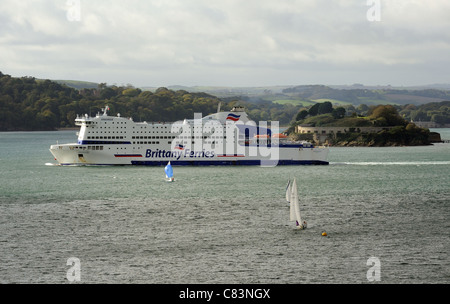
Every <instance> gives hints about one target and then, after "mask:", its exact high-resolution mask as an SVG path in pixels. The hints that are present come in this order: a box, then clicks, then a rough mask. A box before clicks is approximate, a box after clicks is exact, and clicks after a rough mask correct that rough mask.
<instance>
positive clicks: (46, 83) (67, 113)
mask: <svg viewBox="0 0 450 304" xmlns="http://www.w3.org/2000/svg"><path fill="white" fill-rule="evenodd" d="M219 103H221V109H222V110H230V109H232V107H233V106H235V105H241V106H244V107H245V108H246V110H247V114H248V115H249V117H250V118H251V119H253V120H255V121H261V120H263V121H280V123H281V124H288V123H289V122H290V121H291V120H292V119H293V117H294V116H295V115H296V113H297V112H298V110H299V107H296V106H292V105H278V104H274V103H272V102H266V103H253V102H251V101H248V100H245V98H244V99H241V98H238V97H236V98H227V99H219V98H218V97H216V96H213V95H209V94H207V93H192V92H188V91H185V90H177V91H174V90H169V89H167V88H164V87H162V88H158V89H156V90H155V91H143V90H141V89H139V88H135V87H133V86H131V85H127V86H115V85H113V86H108V85H107V84H106V83H101V84H99V85H98V87H97V88H83V89H75V88H71V87H68V86H66V85H63V84H59V83H57V82H54V81H50V80H39V79H36V78H34V77H21V78H15V77H11V76H10V75H5V74H3V73H1V72H0V131H9V130H23V131H30V130H55V129H58V128H67V127H74V126H75V124H74V123H75V118H76V117H77V115H78V114H81V115H83V114H88V115H91V116H94V115H96V114H97V113H98V112H100V111H101V109H102V108H104V107H105V105H108V106H109V108H110V113H111V114H112V115H115V114H117V113H120V114H121V116H123V117H131V118H133V120H135V121H149V122H150V121H166V122H171V121H178V120H182V119H185V118H193V117H194V113H202V114H203V115H208V114H211V113H214V112H216V111H217V108H218V104H219Z"/></svg>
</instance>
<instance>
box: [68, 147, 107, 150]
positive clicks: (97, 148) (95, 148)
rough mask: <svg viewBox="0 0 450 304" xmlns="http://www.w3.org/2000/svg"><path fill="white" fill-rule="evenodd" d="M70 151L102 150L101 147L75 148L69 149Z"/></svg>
mask: <svg viewBox="0 0 450 304" xmlns="http://www.w3.org/2000/svg"><path fill="white" fill-rule="evenodd" d="M69 149H70V150H74V149H75V150H103V146H75V147H70V148H69Z"/></svg>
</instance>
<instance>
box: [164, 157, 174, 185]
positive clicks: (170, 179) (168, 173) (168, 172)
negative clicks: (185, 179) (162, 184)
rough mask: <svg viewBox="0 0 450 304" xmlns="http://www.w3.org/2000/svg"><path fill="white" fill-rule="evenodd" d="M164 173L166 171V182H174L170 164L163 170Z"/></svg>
mask: <svg viewBox="0 0 450 304" xmlns="http://www.w3.org/2000/svg"><path fill="white" fill-rule="evenodd" d="M164 171H166V178H167V180H166V181H168V182H173V181H175V178H174V177H173V169H172V165H171V164H170V162H169V163H168V164H167V165H166V167H165V168H164Z"/></svg>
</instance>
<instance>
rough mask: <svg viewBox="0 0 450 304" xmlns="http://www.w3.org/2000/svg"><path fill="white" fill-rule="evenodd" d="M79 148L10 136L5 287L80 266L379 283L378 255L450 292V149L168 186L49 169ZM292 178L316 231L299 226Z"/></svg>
mask: <svg viewBox="0 0 450 304" xmlns="http://www.w3.org/2000/svg"><path fill="white" fill-rule="evenodd" d="M439 131H440V132H441V135H442V136H443V137H444V138H445V137H446V136H447V137H450V136H449V134H450V133H449V132H448V131H447V129H441V130H439ZM75 137H76V136H75V131H61V132H28V133H19V132H14V133H0V143H1V149H0V161H1V164H2V165H1V177H0V179H1V183H0V229H1V232H2V233H1V234H0V283H66V282H68V280H67V278H66V275H67V271H68V269H69V268H70V266H67V264H66V263H67V260H68V259H69V258H71V257H77V258H78V259H79V260H80V262H81V282H82V283H212V284H214V283H277V284H278V283H368V282H369V281H368V279H367V272H368V270H369V268H370V267H371V265H369V266H368V265H367V261H368V259H369V258H371V257H376V258H378V259H379V261H380V275H381V276H380V278H381V282H382V283H449V282H450V270H449V269H450V262H449V257H448V252H449V245H448V240H449V236H450V223H449V219H450V198H449V195H450V178H449V172H450V144H436V145H433V146H427V147H396V148H331V151H330V156H329V160H330V162H331V163H330V165H329V166H279V167H275V168H261V167H189V168H188V167H174V174H175V178H176V182H175V183H167V182H165V181H164V177H165V176H164V169H163V168H162V167H157V168H153V167H60V166H51V165H48V163H54V160H53V158H52V155H51V154H50V152H49V151H48V148H49V146H50V145H51V144H53V143H55V142H56V141H57V140H58V141H59V142H60V143H63V142H73V141H75V140H76V138H75ZM46 163H47V165H46ZM293 177H296V178H297V182H298V185H299V195H300V201H301V208H302V211H303V214H304V216H305V218H306V220H307V221H308V229H307V230H305V231H299V230H296V229H295V228H294V226H293V223H291V222H289V209H288V203H287V202H286V201H285V198H284V195H285V186H286V183H287V180H288V179H289V178H291V179H292V178H293ZM324 230H325V231H327V233H328V237H322V236H321V233H322V231H324Z"/></svg>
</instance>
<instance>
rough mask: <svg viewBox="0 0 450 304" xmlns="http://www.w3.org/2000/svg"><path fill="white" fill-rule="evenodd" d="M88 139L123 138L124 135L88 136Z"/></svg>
mask: <svg viewBox="0 0 450 304" xmlns="http://www.w3.org/2000/svg"><path fill="white" fill-rule="evenodd" d="M87 139H123V136H88V137H87Z"/></svg>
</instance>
